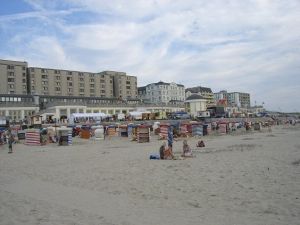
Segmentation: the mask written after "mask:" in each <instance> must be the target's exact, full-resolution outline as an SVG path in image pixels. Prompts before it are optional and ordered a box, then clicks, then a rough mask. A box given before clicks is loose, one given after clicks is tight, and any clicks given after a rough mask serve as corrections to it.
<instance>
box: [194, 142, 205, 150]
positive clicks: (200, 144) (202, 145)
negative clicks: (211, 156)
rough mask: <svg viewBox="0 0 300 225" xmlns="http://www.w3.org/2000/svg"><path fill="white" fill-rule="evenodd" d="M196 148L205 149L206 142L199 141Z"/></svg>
mask: <svg viewBox="0 0 300 225" xmlns="http://www.w3.org/2000/svg"><path fill="white" fill-rule="evenodd" d="M196 146H197V147H199V148H202V147H205V144H204V141H202V140H200V141H198V143H197V145H196Z"/></svg>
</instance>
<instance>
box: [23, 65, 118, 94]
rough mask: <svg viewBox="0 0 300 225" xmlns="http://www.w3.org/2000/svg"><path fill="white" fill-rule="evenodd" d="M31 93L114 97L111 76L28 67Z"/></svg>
mask: <svg viewBox="0 0 300 225" xmlns="http://www.w3.org/2000/svg"><path fill="white" fill-rule="evenodd" d="M28 74H29V80H30V92H31V94H38V95H56V96H81V97H103V98H105V97H114V93H113V77H112V76H105V75H100V74H98V73H88V72H79V71H71V70H59V69H48V68H38V67H29V68H28Z"/></svg>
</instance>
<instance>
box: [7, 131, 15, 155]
mask: <svg viewBox="0 0 300 225" xmlns="http://www.w3.org/2000/svg"><path fill="white" fill-rule="evenodd" d="M7 138H8V153H13V149H12V145H13V143H14V141H15V138H14V136H13V134H12V133H11V132H9V134H8V136H7Z"/></svg>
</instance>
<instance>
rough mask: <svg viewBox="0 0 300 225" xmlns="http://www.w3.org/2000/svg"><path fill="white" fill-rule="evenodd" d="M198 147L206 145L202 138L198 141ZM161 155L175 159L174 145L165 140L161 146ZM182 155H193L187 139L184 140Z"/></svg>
mask: <svg viewBox="0 0 300 225" xmlns="http://www.w3.org/2000/svg"><path fill="white" fill-rule="evenodd" d="M196 147H205V144H204V142H203V141H202V140H200V141H199V142H198V143H197V145H196ZM159 156H160V159H174V155H173V151H172V145H168V146H167V144H166V142H163V144H162V145H161V146H160V148H159ZM181 157H184V158H189V157H193V152H192V149H191V147H190V146H189V145H188V143H187V140H183V146H182V154H181Z"/></svg>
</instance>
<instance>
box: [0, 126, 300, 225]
mask: <svg viewBox="0 0 300 225" xmlns="http://www.w3.org/2000/svg"><path fill="white" fill-rule="evenodd" d="M202 139H203V140H204V142H205V144H206V147H205V148H202V149H200V148H198V149H197V148H196V147H195V146H196V143H197V141H198V140H199V139H198V138H189V139H188V143H189V145H190V146H191V147H192V149H193V150H194V151H193V152H194V155H195V158H189V159H185V160H149V155H150V154H152V153H156V154H158V150H159V147H160V145H161V143H162V141H159V140H157V136H152V137H151V142H150V143H136V142H131V141H129V140H128V138H121V137H115V138H111V139H106V140H104V141H97V142H94V141H92V140H83V139H80V138H74V139H73V145H72V146H57V145H56V144H49V145H47V146H40V147H37V146H26V145H24V144H16V145H14V146H13V147H14V153H13V154H7V151H8V146H7V145H5V146H0V224H1V225H17V224H22V225H35V224H47V225H71V224H72V225H74V224H76V225H96V224H101V225H102V224H103V225H112V224H115V225H150V224H151V225H189V224H191V225H195V224H201V225H234V224H237V225H246V224H247V225H283V224H285V225H293V224H295V225H296V224H300V141H299V140H300V125H297V126H277V127H273V128H272V132H267V130H263V132H249V133H247V134H242V135H223V136H213V135H211V136H205V137H203V138H202ZM182 140H183V139H180V140H178V141H175V142H174V152H175V154H178V155H180V153H181V150H182Z"/></svg>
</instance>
